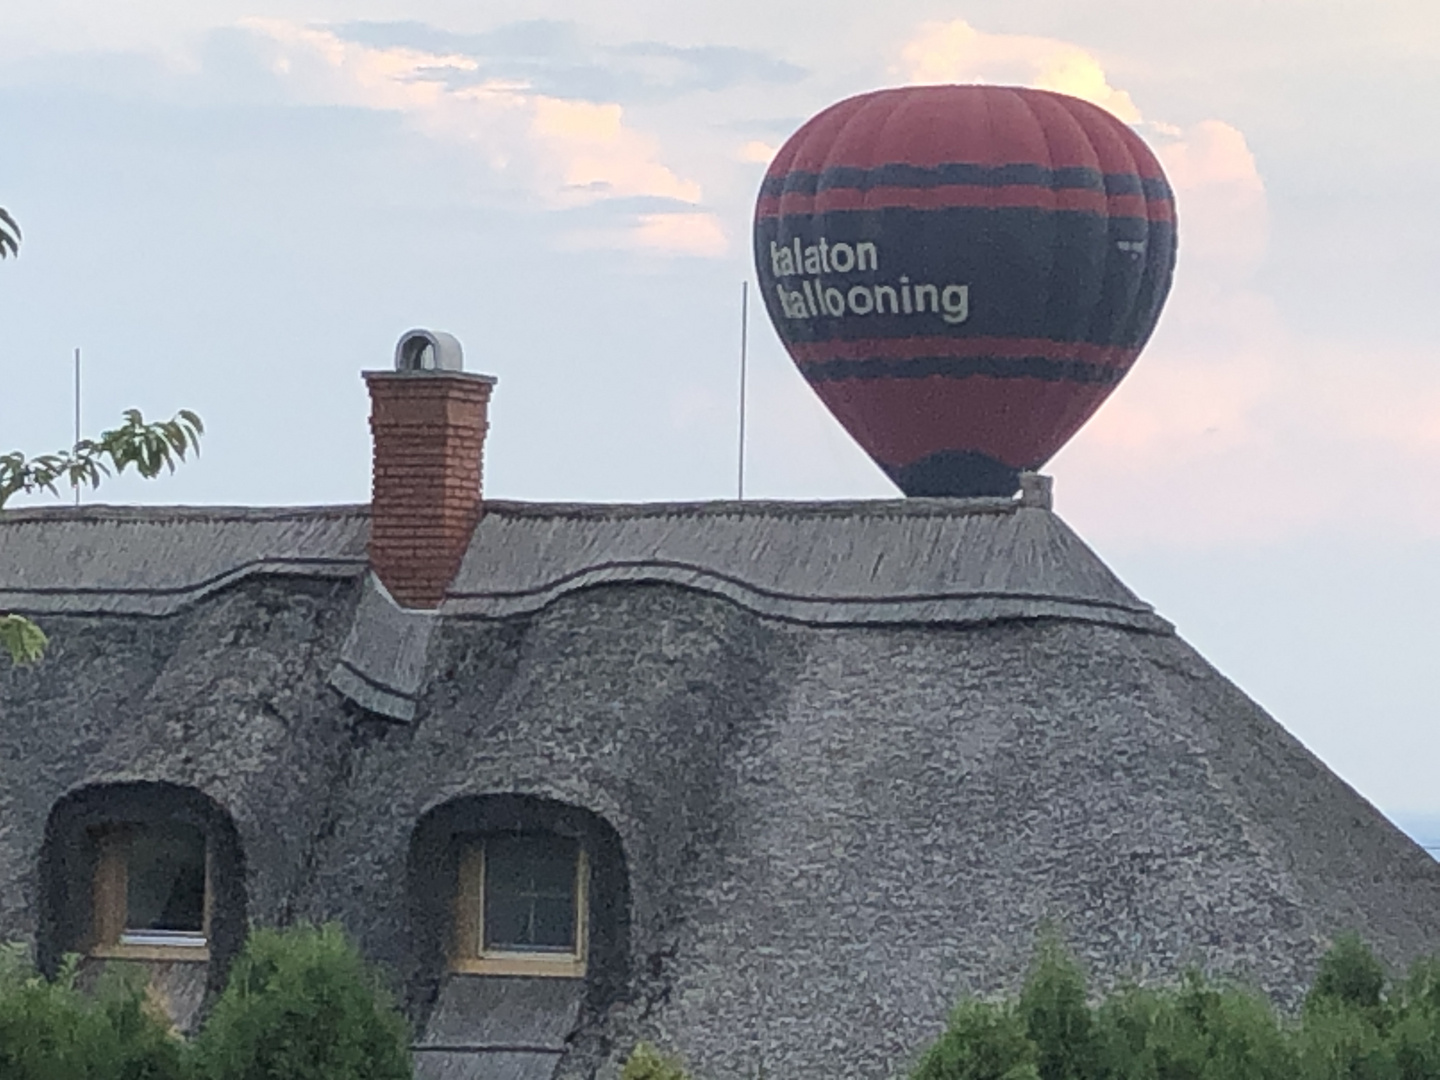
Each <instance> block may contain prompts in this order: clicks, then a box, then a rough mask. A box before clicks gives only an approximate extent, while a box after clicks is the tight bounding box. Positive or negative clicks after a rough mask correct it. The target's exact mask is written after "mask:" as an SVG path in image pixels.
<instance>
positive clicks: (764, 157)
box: [735, 139, 780, 165]
mask: <svg viewBox="0 0 1440 1080" xmlns="http://www.w3.org/2000/svg"><path fill="white" fill-rule="evenodd" d="M779 152H780V148H779V147H778V146H771V145H770V144H769V143H767V142H761V141H760V140H759V139H752V140H751V141H750V142H747V143H746V144H745V145H744V146H742V147H740V149H739V150H738V151H737V152H736V154H735V156H736V157H737V158H739V159H740V160H741V161H744V162H747V163H748V164H751V165H769V164H770V162H771V161H773V160H774V159H775V155H776V154H778V153H779Z"/></svg>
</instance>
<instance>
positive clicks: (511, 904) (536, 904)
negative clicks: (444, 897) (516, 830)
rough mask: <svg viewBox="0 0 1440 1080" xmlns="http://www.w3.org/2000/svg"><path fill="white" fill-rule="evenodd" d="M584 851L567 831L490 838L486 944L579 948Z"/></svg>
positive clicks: (518, 947) (513, 947)
mask: <svg viewBox="0 0 1440 1080" xmlns="http://www.w3.org/2000/svg"><path fill="white" fill-rule="evenodd" d="M579 855H580V847H579V844H578V843H577V842H576V841H575V840H572V839H570V838H568V837H563V836H552V835H548V834H536V835H533V836H495V837H490V838H489V839H487V840H486V841H485V948H487V949H499V950H506V951H514V952H574V951H575V871H576V862H577V860H578V858H579Z"/></svg>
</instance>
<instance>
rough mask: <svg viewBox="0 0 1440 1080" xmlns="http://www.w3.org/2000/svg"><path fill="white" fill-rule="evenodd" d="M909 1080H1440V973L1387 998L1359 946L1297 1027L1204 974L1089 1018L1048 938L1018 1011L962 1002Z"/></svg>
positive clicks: (1070, 967) (1354, 944) (1424, 974)
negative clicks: (1293, 1079) (1023, 1079)
mask: <svg viewBox="0 0 1440 1080" xmlns="http://www.w3.org/2000/svg"><path fill="white" fill-rule="evenodd" d="M911 1075H912V1078H913V1080H1021V1078H1022V1077H1023V1078H1033V1080H1292V1078H1296V1080H1440V961H1425V962H1421V963H1419V964H1417V965H1416V966H1415V967H1414V968H1413V969H1412V970H1411V973H1410V976H1409V978H1408V979H1407V980H1406V981H1405V982H1404V983H1403V984H1401V985H1399V986H1397V987H1390V986H1389V985H1388V983H1387V980H1386V977H1385V971H1384V968H1383V967H1382V966H1381V965H1380V963H1379V961H1378V960H1376V959H1375V956H1374V955H1373V954H1372V953H1371V952H1370V950H1369V949H1367V948H1366V947H1365V946H1364V944H1363V943H1361V941H1360V940H1359V938H1357V937H1354V936H1350V937H1344V938H1341V939H1340V940H1339V941H1337V942H1336V944H1335V946H1334V947H1333V948H1332V949H1331V950H1330V952H1329V953H1327V954H1326V956H1325V958H1324V959H1323V961H1322V962H1321V964H1320V968H1319V970H1318V972H1317V973H1316V977H1315V981H1314V984H1313V986H1312V988H1311V990H1310V993H1309V994H1308V995H1307V997H1306V999H1305V1007H1304V1009H1303V1010H1302V1014H1301V1017H1300V1019H1299V1021H1298V1022H1290V1021H1286V1020H1283V1019H1282V1018H1280V1017H1279V1016H1277V1015H1276V1013H1275V1011H1274V1010H1273V1009H1272V1008H1271V1006H1270V1003H1269V1002H1268V1001H1267V1000H1266V999H1265V998H1263V997H1262V996H1260V995H1258V994H1254V993H1250V992H1247V991H1244V990H1242V989H1238V988H1235V987H1226V986H1215V985H1211V984H1209V983H1207V982H1206V981H1205V979H1204V978H1203V977H1202V976H1201V975H1199V974H1198V973H1196V972H1191V973H1190V974H1188V975H1187V976H1186V977H1185V979H1184V980H1183V982H1182V983H1181V985H1180V986H1178V987H1172V988H1170V989H1164V990H1152V989H1141V988H1139V987H1130V988H1127V989H1123V990H1120V991H1118V992H1116V993H1114V994H1111V995H1110V996H1109V997H1108V998H1107V999H1106V1000H1105V1001H1103V1002H1101V1003H1099V1004H1098V1005H1092V1004H1090V1003H1089V1002H1088V1000H1087V994H1086V989H1085V980H1084V978H1083V976H1082V975H1081V973H1080V970H1079V968H1078V967H1077V966H1076V964H1075V962H1074V960H1073V959H1071V958H1070V957H1069V956H1068V955H1067V954H1066V953H1065V951H1064V950H1063V949H1062V948H1060V946H1059V945H1058V944H1057V943H1056V942H1055V940H1054V939H1053V937H1050V936H1048V935H1047V936H1046V937H1045V938H1044V939H1042V941H1041V944H1040V946H1039V948H1038V950H1037V953H1036V958H1035V961H1034V963H1033V964H1032V965H1031V969H1030V973H1029V975H1028V976H1027V978H1026V982H1025V987H1024V989H1023V991H1022V992H1021V995H1020V998H1019V1001H1018V1002H1017V1003H1015V1004H1014V1005H1011V1004H1009V1003H993V1004H991V1003H983V1002H976V1001H963V1002H961V1004H960V1005H959V1006H957V1007H956V1010H955V1011H954V1013H952V1014H951V1017H950V1022H949V1025H948V1026H947V1028H946V1030H945V1032H944V1033H943V1034H942V1035H941V1036H940V1038H939V1039H938V1040H937V1041H936V1042H935V1043H934V1044H933V1045H932V1046H930V1047H929V1048H928V1050H926V1052H925V1054H924V1055H923V1057H922V1058H921V1060H920V1064H919V1065H918V1066H917V1067H916V1068H915V1070H914V1071H913V1072H912V1074H911Z"/></svg>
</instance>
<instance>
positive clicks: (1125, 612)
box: [0, 499, 1173, 633]
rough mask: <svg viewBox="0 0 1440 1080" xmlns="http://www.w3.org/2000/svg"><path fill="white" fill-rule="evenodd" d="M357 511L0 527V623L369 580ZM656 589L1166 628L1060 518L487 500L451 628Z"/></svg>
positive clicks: (863, 508)
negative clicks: (587, 597) (598, 595)
mask: <svg viewBox="0 0 1440 1080" xmlns="http://www.w3.org/2000/svg"><path fill="white" fill-rule="evenodd" d="M368 538H369V513H368V507H365V506H326V507H279V508H251V507H241V508H234V507H111V506H99V505H97V506H86V507H81V508H78V509H71V508H53V509H52V508H46V509H35V510H10V511H5V512H3V513H0V549H3V551H4V554H5V557H4V558H3V559H0V610H8V611H19V612H25V613H28V614H35V615H42V614H43V615H58V614H66V615H91V614H113V615H141V616H152V617H154V616H164V615H169V614H171V613H173V612H175V611H177V610H179V609H181V608H183V607H185V606H187V605H189V604H191V603H194V602H196V601H198V600H200V599H202V598H204V597H205V596H207V595H209V594H211V593H213V592H215V591H217V590H219V589H223V588H225V587H227V586H229V585H232V584H234V583H236V582H238V581H241V580H243V579H245V578H248V577H250V576H252V575H259V574H288V575H297V576H306V577H348V578H354V577H358V576H360V575H361V574H362V573H364V571H365V570H366V569H367V566H368V562H367V558H366V550H365V549H366V543H367V540H368ZM635 583H657V584H668V585H674V586H679V587H683V588H689V589H695V590H698V591H701V592H705V593H709V594H713V595H716V596H720V597H724V598H725V599H728V600H730V601H732V602H734V603H736V604H738V605H740V606H742V607H744V608H746V609H747V610H750V611H753V612H755V613H757V614H759V615H763V616H768V617H772V618H778V619H785V620H789V621H795V622H802V623H809V624H815V625H832V626H840V625H873V624H971V623H985V622H995V621H1000V620H1009V619H1069V620H1076V621H1082V622H1092V623H1104V624H1109V625H1114V626H1120V627H1124V628H1127V629H1134V630H1142V631H1148V632H1152V633H1171V632H1173V628H1172V627H1171V625H1170V624H1169V623H1168V622H1166V621H1165V620H1164V619H1162V618H1160V617H1159V616H1157V615H1156V614H1155V612H1154V610H1153V609H1152V608H1151V607H1150V605H1148V604H1146V603H1144V602H1143V601H1141V600H1140V599H1139V598H1138V597H1136V596H1135V594H1134V593H1132V592H1130V590H1129V589H1127V588H1126V587H1125V585H1124V584H1123V583H1122V582H1121V581H1120V580H1119V578H1117V577H1116V576H1115V575H1114V574H1113V573H1112V572H1111V571H1110V569H1109V568H1108V567H1106V566H1105V564H1104V563H1103V562H1102V561H1101V560H1100V558H1099V557H1098V556H1096V555H1095V553H1094V552H1093V551H1091V550H1090V548H1089V547H1087V546H1086V545H1085V544H1084V542H1083V541H1081V540H1080V538H1079V537H1078V536H1076V535H1075V533H1074V532H1073V531H1072V530H1071V529H1070V528H1069V527H1068V526H1066V525H1065V523H1064V522H1063V521H1061V519H1060V518H1059V517H1058V516H1056V515H1055V514H1054V513H1052V512H1050V511H1049V510H1047V509H1044V508H1041V507H1037V506H1027V505H1025V504H1024V503H1022V502H1019V501H1016V500H1011V499H895V500H874V501H863V502H861V501H846V502H733V501H724V502H704V503H639V504H563V503H560V504H557V503H514V502H499V501H495V502H488V503H487V504H486V508H485V516H484V518H483V519H482V520H481V522H480V524H479V526H478V527H477V528H476V530H475V533H474V535H473V536H472V538H471V542H470V545H469V548H468V550H467V552H466V555H465V558H464V560H463V562H462V565H461V567H460V570H459V572H458V573H457V574H456V577H455V580H454V581H453V582H452V583H451V586H450V590H449V594H448V597H447V599H446V600H445V603H444V604H443V605H442V607H441V611H440V613H441V614H442V615H446V616H450V617H454V618H462V619H466V618H471V619H503V618H508V617H511V616H515V615H523V614H526V613H529V612H534V611H538V610H540V609H541V608H544V607H546V606H547V605H549V604H551V603H554V602H555V601H556V600H558V599H559V598H561V597H563V596H565V595H567V594H569V593H571V592H574V591H576V590H578V589H585V588H591V587H595V586H600V585H610V584H635Z"/></svg>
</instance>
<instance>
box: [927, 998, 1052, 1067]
mask: <svg viewBox="0 0 1440 1080" xmlns="http://www.w3.org/2000/svg"><path fill="white" fill-rule="evenodd" d="M1037 1056H1038V1054H1037V1052H1036V1049H1035V1044H1034V1043H1033V1042H1032V1041H1031V1040H1030V1037H1029V1036H1028V1035H1027V1034H1026V1033H1025V1021H1024V1020H1023V1019H1021V1017H1020V1015H1019V1013H1018V1012H1017V1011H1016V1010H1015V1009H1014V1008H1013V1007H1012V1006H1010V1005H1007V1004H998V1003H992V1002H986V1001H971V1000H967V1001H962V1002H960V1004H958V1005H956V1006H955V1009H954V1011H952V1012H951V1013H950V1022H949V1024H948V1025H947V1026H946V1028H945V1033H944V1034H943V1035H941V1036H940V1038H938V1039H937V1040H935V1043H934V1044H933V1045H932V1046H931V1047H930V1048H929V1050H927V1051H926V1052H925V1056H924V1057H922V1058H921V1059H920V1064H919V1065H917V1066H916V1067H915V1070H914V1071H913V1072H912V1073H911V1076H912V1077H913V1080H1038V1078H1039V1076H1040V1073H1039V1072H1038V1071H1037V1069H1036V1058H1037Z"/></svg>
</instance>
